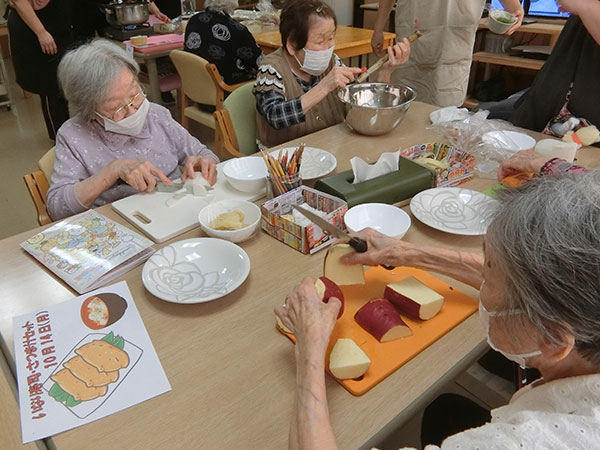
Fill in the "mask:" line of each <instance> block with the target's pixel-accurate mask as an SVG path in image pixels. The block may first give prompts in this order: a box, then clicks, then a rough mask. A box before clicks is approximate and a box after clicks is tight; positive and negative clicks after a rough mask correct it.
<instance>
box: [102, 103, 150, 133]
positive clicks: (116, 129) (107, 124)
mask: <svg viewBox="0 0 600 450" xmlns="http://www.w3.org/2000/svg"><path fill="white" fill-rule="evenodd" d="M149 110H150V102H149V101H148V99H144V101H143V102H142V104H141V105H140V107H139V108H138V110H137V111H136V112H134V113H133V114H132V115H130V116H127V117H125V118H123V119H121V120H119V121H118V122H115V121H114V120H112V119H109V118H108V117H104V116H103V115H102V114H100V113H96V114H98V115H99V116H100V117H102V119H104V129H105V130H106V131H112V132H113V133H119V134H126V135H128V136H137V135H138V134H140V131H142V127H143V126H144V124H145V123H146V116H148V111H149Z"/></svg>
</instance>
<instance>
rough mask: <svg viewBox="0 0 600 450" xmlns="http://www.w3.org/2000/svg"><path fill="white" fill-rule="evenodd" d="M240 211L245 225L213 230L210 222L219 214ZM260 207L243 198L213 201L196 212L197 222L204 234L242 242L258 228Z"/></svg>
mask: <svg viewBox="0 0 600 450" xmlns="http://www.w3.org/2000/svg"><path fill="white" fill-rule="evenodd" d="M236 210H237V211H241V212H242V213H243V214H244V223H246V224H247V226H246V227H244V228H240V229H239V230H215V229H213V228H211V227H210V224H211V223H212V222H213V220H215V219H216V218H217V217H218V216H219V215H221V214H223V213H230V212H233V211H236ZM260 217H261V213H260V208H259V207H258V206H256V205H255V204H254V203H252V202H247V201H245V200H221V201H220V202H214V203H212V204H210V205H208V206H206V207H205V208H202V210H200V212H199V213H198V222H199V223H200V227H201V228H202V230H204V232H205V233H206V234H208V235H209V236H213V237H216V238H220V239H226V240H228V241H231V242H242V241H245V240H246V239H249V238H250V237H251V236H252V235H253V234H254V233H255V232H256V230H258V229H259V228H260Z"/></svg>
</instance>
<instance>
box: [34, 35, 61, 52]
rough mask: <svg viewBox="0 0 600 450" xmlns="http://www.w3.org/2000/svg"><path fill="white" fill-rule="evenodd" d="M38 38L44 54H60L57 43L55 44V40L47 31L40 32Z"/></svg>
mask: <svg viewBox="0 0 600 450" xmlns="http://www.w3.org/2000/svg"><path fill="white" fill-rule="evenodd" d="M37 38H38V41H39V42H40V47H42V52H44V53H45V54H47V55H55V54H56V53H58V47H57V46H56V42H54V38H53V37H52V35H51V34H50V33H48V32H47V31H46V30H44V31H42V32H40V33H39V34H38V35H37Z"/></svg>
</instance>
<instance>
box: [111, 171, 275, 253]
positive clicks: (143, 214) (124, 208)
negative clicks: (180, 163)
mask: <svg viewBox="0 0 600 450" xmlns="http://www.w3.org/2000/svg"><path fill="white" fill-rule="evenodd" d="M223 164H224V163H219V164H217V182H216V183H215V185H214V186H213V187H214V189H213V190H212V191H210V195H214V199H213V200H212V201H213V202H216V201H219V200H229V199H233V200H248V201H254V200H258V199H259V198H261V197H264V196H265V192H264V191H263V192H259V193H258V194H248V193H246V192H241V191H238V190H237V189H235V188H233V187H232V186H231V185H230V184H229V183H228V182H227V180H226V179H225V176H224V175H223ZM196 176H202V175H200V174H199V173H197V174H196ZM173 195H174V194H173V193H170V192H151V193H149V194H146V193H143V194H135V195H132V196H130V197H125V198H123V199H121V200H117V201H116V202H114V203H113V204H112V207H113V209H114V210H115V211H117V212H118V213H119V214H120V215H122V216H123V217H124V218H125V219H127V220H128V221H129V222H131V223H132V224H133V225H135V226H136V227H137V228H139V229H140V230H141V231H142V232H143V233H145V234H146V235H148V236H149V237H150V238H151V239H152V240H153V241H154V242H157V243H160V242H164V241H167V240H169V239H171V238H173V237H175V236H178V235H180V234H182V233H185V232H186V231H189V230H191V229H192V228H196V227H198V226H200V225H199V224H198V213H199V212H200V210H201V209H202V208H204V207H205V206H206V205H208V201H207V200H206V199H205V198H203V197H195V196H193V195H186V196H185V197H184V198H182V199H181V200H179V201H177V202H176V203H175V204H174V205H173V206H167V203H166V202H167V200H168V199H169V198H171V197H172V196H173Z"/></svg>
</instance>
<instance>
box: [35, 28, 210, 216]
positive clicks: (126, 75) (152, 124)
mask: <svg viewBox="0 0 600 450" xmlns="http://www.w3.org/2000/svg"><path fill="white" fill-rule="evenodd" d="M138 73H139V67H138V65H137V63H136V62H135V61H134V59H133V58H132V57H131V56H130V55H128V54H127V52H126V51H125V50H123V49H122V48H121V47H119V46H118V45H116V44H114V43H112V42H109V41H107V40H104V39H97V40H95V41H92V42H91V43H89V44H85V45H82V46H81V47H78V48H77V49H75V50H72V51H71V52H69V53H67V54H66V55H65V57H64V58H63V59H62V61H61V63H60V65H59V67H58V78H59V81H60V84H61V87H62V89H63V92H64V94H65V97H66V98H67V100H68V102H69V108H70V110H71V114H72V116H73V117H72V118H71V119H69V120H68V121H67V122H65V123H64V125H63V126H62V127H61V128H60V130H59V131H58V134H57V137H56V159H55V161H54V171H53V174H52V178H51V185H50V189H49V190H48V194H47V201H46V203H47V208H48V212H49V213H50V216H51V217H52V218H53V219H54V220H58V219H61V218H63V217H66V216H70V215H73V214H76V213H78V212H81V211H84V210H86V209H88V208H90V207H93V206H100V205H104V204H106V203H110V202H113V201H115V200H119V199H121V198H123V197H126V196H128V195H131V194H134V193H136V192H150V191H152V190H154V188H155V187H156V183H157V179H158V180H159V181H162V182H164V183H167V184H171V183H172V181H171V180H173V179H176V178H178V177H180V176H181V178H182V180H184V181H185V179H187V178H194V172H195V171H201V172H202V176H203V177H204V178H206V179H207V180H208V181H209V182H210V183H211V184H214V182H215V181H216V163H217V162H218V161H219V159H218V158H217V156H216V155H215V154H214V153H213V152H211V151H210V150H209V149H208V148H206V146H204V145H203V144H202V143H200V142H199V141H198V140H197V139H196V138H194V137H193V136H191V135H190V134H189V133H188V132H187V130H185V129H184V128H183V127H182V126H181V125H180V124H179V123H177V122H176V121H175V120H174V119H173V118H172V117H171V113H170V112H169V111H168V110H167V109H166V108H164V107H162V106H159V105H156V104H154V103H150V102H149V101H148V100H147V99H146V95H145V94H144V91H143V90H142V88H141V86H140V84H139V82H138V79H137V75H138ZM180 165H182V166H184V171H183V174H182V173H181V172H180V170H179V166H180Z"/></svg>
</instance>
